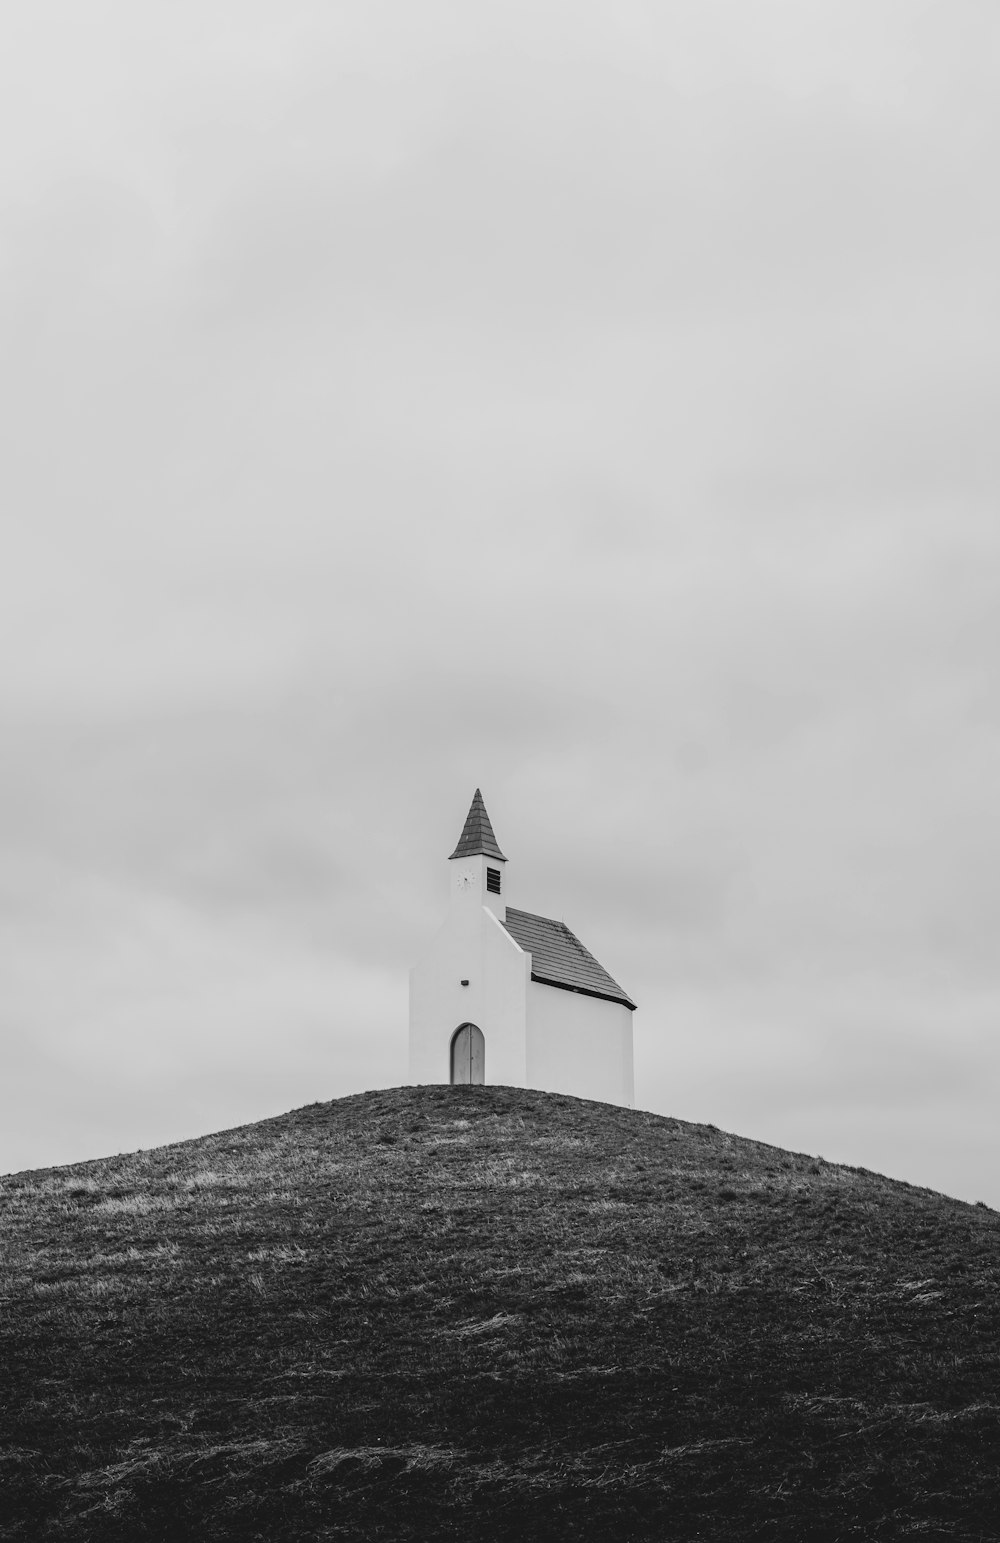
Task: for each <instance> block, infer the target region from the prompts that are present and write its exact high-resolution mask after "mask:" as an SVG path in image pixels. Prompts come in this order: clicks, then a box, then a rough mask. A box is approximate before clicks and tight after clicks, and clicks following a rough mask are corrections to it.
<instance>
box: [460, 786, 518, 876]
mask: <svg viewBox="0 0 1000 1543" xmlns="http://www.w3.org/2000/svg"><path fill="white" fill-rule="evenodd" d="M452 857H493V858H495V859H496V860H497V862H501V863H505V862H506V861H507V859H506V857H504V855H503V853H502V852H501V850H500V848H499V846H498V845H497V838H496V836H494V834H493V826H492V825H491V824H490V817H489V815H488V814H487V813H486V805H485V804H484V803H483V795H482V793H480V791H479V789H478V788H477V789H476V791H475V795H474V796H473V800H472V803H471V805H470V806H469V812H468V814H467V815H466V817H465V825H464V827H463V829H462V834H461V836H459V838H458V846H457V847H456V848H455V850H454V852H452V854H451V857H450V858H449V859H448V861H449V862H451V858H452Z"/></svg>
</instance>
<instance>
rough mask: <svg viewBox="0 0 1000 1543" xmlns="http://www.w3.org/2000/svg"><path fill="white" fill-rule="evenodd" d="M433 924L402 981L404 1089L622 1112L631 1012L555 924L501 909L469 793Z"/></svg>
mask: <svg viewBox="0 0 1000 1543" xmlns="http://www.w3.org/2000/svg"><path fill="white" fill-rule="evenodd" d="M448 868H449V874H450V888H451V898H450V904H449V908H448V914H447V918H446V920H445V923H444V926H443V927H442V928H441V930H440V931H439V932H438V934H437V936H436V937H435V938H434V939H433V941H432V942H431V944H430V945H429V947H428V949H427V951H426V953H425V954H424V957H423V958H422V959H421V960H420V962H419V964H416V965H414V967H413V969H412V970H411V971H410V1081H411V1082H413V1083H440V1082H490V1083H502V1084H505V1085H507V1086H508V1087H517V1088H539V1089H541V1090H542V1091H545V1092H554V1093H571V1094H575V1095H576V1096H577V1097H579V1098H593V1099H600V1100H602V1101H603V1102H604V1103H612V1104H624V1105H627V1106H628V1107H631V1106H632V1104H633V1103H634V1101H635V1084H634V1072H633V1059H632V1014H633V1013H634V1012H635V1003H634V1002H633V1001H632V998H631V997H630V996H629V995H628V994H627V992H625V991H623V990H622V988H621V986H619V984H618V982H617V981H616V980H614V979H613V978H612V977H611V976H610V975H609V974H608V972H607V970H605V969H604V968H603V966H602V965H600V964H598V962H597V960H596V959H595V958H594V956H593V954H592V953H590V952H589V950H588V949H586V948H584V946H583V944H582V943H581V942H580V940H579V938H577V937H575V936H574V934H573V933H572V932H571V931H570V930H569V928H568V927H567V926H566V925H565V923H564V922H559V921H553V920H552V919H551V918H550V917H548V916H536V915H535V914H534V913H533V912H531V911H520V910H515V908H514V907H513V906H510V905H508V904H507V893H508V888H509V872H508V864H507V859H506V857H505V856H504V854H503V853H502V852H501V850H500V847H499V845H498V844H497V839H496V836H495V835H494V834H493V826H492V825H491V824H490V818H489V815H488V814H487V813H486V805H485V804H484V803H483V796H482V794H481V793H480V791H479V789H478V788H477V789H476V793H475V797H474V798H473V800H472V806H471V808H470V809H469V813H468V817H467V819H466V821H465V826H464V828H463V830H462V834H461V836H460V837H459V841H458V845H457V846H456V848H455V850H454V852H452V854H451V856H450V858H449V859H448Z"/></svg>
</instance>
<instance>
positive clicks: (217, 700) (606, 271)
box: [0, 0, 1000, 1205]
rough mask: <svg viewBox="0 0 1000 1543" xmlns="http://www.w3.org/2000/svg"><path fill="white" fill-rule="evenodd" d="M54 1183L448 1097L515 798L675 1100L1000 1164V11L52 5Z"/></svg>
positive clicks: (779, 2)
mask: <svg viewBox="0 0 1000 1543" xmlns="http://www.w3.org/2000/svg"><path fill="white" fill-rule="evenodd" d="M3 32H4V37H3V46H2V47H0V189H2V197H0V638H2V642H0V1169H6V1170H12V1169H18V1168H21V1167H27V1166H36V1165H37V1166H41V1165H48V1164H52V1163H60V1162H67V1161H71V1160H74V1159H79V1158H84V1157H94V1156H100V1155H104V1154H106V1153H109V1152H115V1151H119V1150H128V1149H132V1148H134V1147H137V1146H152V1145H156V1144H159V1143H162V1142H164V1141H170V1140H176V1139H180V1138H182V1137H186V1136H191V1135H197V1134H201V1133H203V1132H206V1131H209V1130H213V1129H219V1128H222V1127H225V1126H228V1125H234V1124H237V1123H242V1122H244V1121H247V1120H252V1119H256V1118H259V1117H261V1116H264V1115H268V1114H273V1113H278V1112H280V1111H282V1110H284V1109H287V1108H290V1107H293V1106H295V1105H298V1104H302V1103H306V1102H311V1101H313V1100H316V1099H325V1098H330V1097H336V1096H338V1095H340V1094H344V1093H349V1092H354V1091H357V1090H359V1089H363V1088H368V1087H375V1086H382V1085H393V1084H398V1083H401V1082H404V1081H405V1080H406V1053H405V1044H406V974H407V970H408V967H409V965H410V963H411V962H412V961H413V959H414V958H415V957H416V956H417V955H418V953H419V952H420V949H421V947H422V945H423V944H424V942H425V941H426V940H427V938H428V937H429V936H430V935H431V933H432V932H433V930H434V929H435V927H436V925H437V924H438V922H439V920H440V919H441V916H442V914H443V909H444V905H445V899H446V884H447V873H446V866H447V865H446V862H445V859H446V857H447V854H448V852H449V851H450V850H451V849H452V847H453V845H454V843H455V841H456V839H457V837H458V834H459V831H460V829H461V825H462V821H463V819H464V816H465V813H466V809H467V807H468V804H469V800H470V798H471V795H472V792H473V789H474V788H475V787H476V785H477V784H479V785H481V786H482V788H483V792H484V795H485V798H486V803H487V807H488V809H489V811H490V814H491V816H492V818H493V823H494V825H495V828H496V831H497V835H498V837H499V840H500V842H501V845H502V846H503V848H504V850H505V851H506V852H507V854H508V857H509V858H510V859H511V870H510V880H511V892H512V898H513V899H514V902H515V903H516V904H520V905H522V906H524V907H525V908H527V909H530V910H537V911H542V912H544V913H546V914H549V915H555V916H559V917H564V918H565V920H566V921H567V922H569V923H570V925H571V926H573V927H574V929H575V930H576V931H577V932H578V933H579V934H580V936H581V937H582V938H583V940H584V942H586V943H587V944H588V945H589V946H590V947H591V948H592V949H593V950H594V952H595V953H597V954H598V956H599V957H600V958H601V960H602V962H603V963H604V964H606V965H607V967H608V968H609V969H610V970H611V971H612V973H613V974H615V975H616V976H617V977H618V979H619V980H621V982H622V983H623V984H624V985H625V987H626V988H627V989H628V990H629V991H630V992H631V994H632V995H633V996H634V997H635V998H636V999H637V1000H638V1002H639V1004H640V1013H639V1015H638V1017H637V1021H636V1035H637V1047H636V1053H637V1091H638V1102H639V1103H640V1104H641V1105H642V1106H644V1107H646V1108H649V1109H654V1110H659V1111H662V1112H665V1113H671V1114H674V1115H678V1116H681V1117H684V1118H687V1119H696V1120H704V1121H711V1122H712V1123H714V1124H716V1125H719V1126H721V1127H723V1128H726V1129H731V1130H736V1131H739V1132H741V1133H743V1134H746V1135H752V1136H756V1137H759V1138H762V1139H765V1140H769V1141H773V1142H777V1143H780V1144H782V1145H787V1146H792V1147H794V1148H796V1149H798V1150H805V1151H809V1152H818V1153H822V1155H823V1156H825V1157H827V1158H829V1159H831V1160H840V1161H846V1162H852V1163H857V1164H861V1165H864V1166H866V1167H871V1168H876V1169H879V1170H882V1171H885V1172H889V1173H891V1174H893V1175H895V1176H898V1177H902V1178H908V1179H910V1180H912V1181H914V1182H918V1183H924V1184H930V1185H933V1186H935V1187H937V1188H941V1189H944V1190H946V1191H948V1192H949V1193H952V1194H956V1195H959V1196H962V1197H963V1198H966V1199H969V1200H975V1199H984V1200H987V1201H989V1202H990V1203H992V1204H994V1205H1000V1139H998V1135H997V1130H996V1109H997V1099H998V1093H1000V1033H998V1029H1000V948H998V938H1000V877H998V875H1000V827H998V819H997V807H998V789H1000V680H998V676H1000V566H998V564H1000V507H998V505H1000V499H998V495H1000V436H998V433H997V421H998V409H1000V364H998V360H1000V293H998V291H1000V278H998V276H1000V204H998V199H997V175H998V165H1000V105H998V103H1000V96H998V92H997V80H998V70H1000V11H998V8H997V6H996V4H995V0H940V3H934V0H931V3H918V0H829V3H826V0H655V3H639V0H571V3H556V0H525V3H517V0H503V3H497V4H493V3H492V0H483V3H476V4H469V3H468V0H456V3H441V0H340V3H336V4H332V3H330V0H316V3H313V0H171V3H170V4H169V5H167V4H163V5H159V4H154V5H140V6H136V5H135V4H134V3H132V0H86V3H85V4H81V3H80V0H31V3H30V4H29V3H27V0H24V3H22V4H15V5H13V6H9V7H8V8H7V9H6V10H5V13H4V20H3Z"/></svg>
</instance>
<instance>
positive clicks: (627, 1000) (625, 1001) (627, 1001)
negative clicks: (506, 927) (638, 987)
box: [531, 970, 636, 1013]
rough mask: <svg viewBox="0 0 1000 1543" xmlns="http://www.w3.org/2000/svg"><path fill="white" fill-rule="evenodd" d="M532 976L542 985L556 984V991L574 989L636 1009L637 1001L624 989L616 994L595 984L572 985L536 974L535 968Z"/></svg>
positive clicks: (629, 1008) (582, 993) (584, 995)
mask: <svg viewBox="0 0 1000 1543" xmlns="http://www.w3.org/2000/svg"><path fill="white" fill-rule="evenodd" d="M531 978H532V980H534V981H537V982H538V984H539V985H540V986H554V987H555V989H556V991H572V992H575V993H576V995H577V996H581V997H596V998H597V1000H598V1001H599V1002H620V1003H621V1005H622V1007H627V1008H628V1010H629V1012H630V1013H634V1012H635V1011H636V1005H635V1003H634V1002H633V1001H632V998H631V997H627V996H626V995H625V993H624V991H623V992H621V993H620V994H618V995H617V996H616V995H615V994H614V993H613V992H610V991H597V990H596V989H595V988H594V987H593V986H571V985H570V984H569V982H568V981H565V980H552V979H551V978H550V977H549V976H547V975H536V974H535V971H534V970H532V972H531Z"/></svg>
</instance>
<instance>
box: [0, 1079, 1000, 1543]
mask: <svg viewBox="0 0 1000 1543" xmlns="http://www.w3.org/2000/svg"><path fill="white" fill-rule="evenodd" d="M998 1223H1000V1218H998V1217H997V1216H996V1214H995V1213H993V1212H992V1211H989V1210H987V1209H986V1208H985V1207H977V1206H967V1205H963V1204H960V1203H959V1202H956V1201H951V1200H948V1199H946V1198H945V1197H943V1196H940V1195H935V1194H932V1193H931V1192H929V1191H926V1190H917V1189H913V1188H910V1187H908V1186H906V1185H903V1184H898V1183H893V1182H892V1181H890V1180H887V1179H883V1178H880V1177H879V1176H878V1175H874V1174H870V1173H864V1172H860V1171H858V1170H854V1169H849V1168H842V1167H836V1166H834V1165H832V1164H827V1163H824V1162H822V1161H819V1160H817V1159H814V1158H809V1157H802V1156H799V1155H797V1154H792V1153H786V1152H781V1151H778V1150H776V1149H774V1148H770V1147H766V1146H762V1145H759V1144H756V1143H753V1142H748V1141H741V1140H740V1139H738V1138H736V1137H732V1136H728V1135H726V1134H725V1133H723V1132H720V1131H716V1130H714V1129H712V1128H709V1127H700V1126H691V1125H685V1124H683V1123H682V1122H679V1121H675V1120H669V1119H662V1118H659V1117H656V1116H653V1115H647V1114H642V1113H635V1112H629V1111H625V1110H620V1109H615V1108H611V1107H609V1106H606V1105H599V1104H587V1103H583V1102H580V1101H578V1100H574V1099H568V1098H563V1097H559V1096H554V1095H545V1094H539V1093H532V1092H524V1091H515V1090H511V1089H505V1088H485V1089H483V1088H464V1089H460V1088H455V1089H447V1088H424V1089H400V1090H395V1091H392V1092H384V1093H374V1094H367V1095H364V1096H363V1097H358V1098H352V1099H343V1100H340V1101H338V1102H336V1103H333V1104H324V1105H314V1106H312V1107H310V1108H307V1109H302V1110H297V1111H295V1112H294V1113H293V1114H290V1115H287V1116H284V1117H283V1118H281V1119H279V1120H272V1121H266V1122H263V1123H262V1124H259V1125H255V1126H249V1127H246V1128H245V1129H243V1130H237V1131H229V1132H223V1133H222V1134H220V1135H217V1136H211V1137H207V1138H204V1139H203V1140H201V1141H197V1142H189V1143H185V1144H183V1145H180V1146H176V1147H171V1148H165V1149H163V1150H161V1151H157V1152H145V1153H137V1154H134V1155H133V1156H128V1157H119V1158H114V1159H109V1160H107V1161H105V1162H99V1163H88V1164H84V1165H80V1166H79V1167H76V1168H67V1169H58V1170H50V1171H46V1172H43V1173H36V1174H22V1175H15V1176H13V1177H10V1178H7V1179H3V1180H0V1298H2V1300H0V1311H2V1317H0V1358H2V1360H0V1376H2V1386H3V1392H2V1394H0V1397H2V1398H3V1415H2V1420H0V1493H2V1495H3V1497H4V1498H3V1505H2V1506H0V1539H3V1540H5V1543H6V1540H15V1539H16V1540H19V1543H21V1540H24V1543H36V1540H37V1539H41V1538H46V1539H47V1538H50V1537H51V1538H54V1539H74V1540H75V1539H81V1540H82V1539H92V1540H94V1543H105V1540H107V1543H118V1540H121V1543H125V1540H128V1543H141V1540H143V1539H162V1540H164V1543H166V1540H170V1543H174V1540H183V1539H187V1538H191V1539H198V1540H199V1543H213V1540H221V1539H227V1540H228V1539H233V1538H241V1539H243V1538H246V1539H255V1538H259V1539H262V1540H263V1539H267V1540H268V1543H273V1540H277V1539H281V1540H282V1543H285V1540H289V1543H298V1540H302V1543H304V1540H307V1539H308V1540H320V1539H335V1538H337V1539H340V1538H344V1539H348V1538H349V1539H366V1538H372V1539H376V1538H385V1539H393V1540H396V1539H399V1540H405V1539H411V1538H412V1539H421V1540H423V1539H435V1540H436V1539H439V1538H440V1539H445V1538H456V1539H457V1538H461V1539H463V1540H467V1539H477V1538H484V1539H485V1538H505V1537H518V1538H524V1539H533V1538H537V1539H542V1538H559V1539H574V1538H575V1539H583V1538H587V1539H591V1538H592V1539H595V1540H596V1539H601V1540H603V1539H605V1538H614V1539H616V1540H626V1543H627V1540H629V1539H670V1538H675V1539H685V1540H686V1539H692V1540H693V1539H720V1540H722V1539H724V1540H726V1543H732V1540H734V1539H738V1540H740V1543H743V1540H757V1539H760V1540H764V1539H787V1540H789V1543H792V1540H794V1543H802V1540H810V1543H812V1540H819V1543H822V1540H825V1539H830V1540H834V1539H845V1540H848V1539H861V1538H864V1539H885V1540H890V1539H892V1540H894V1539H897V1538H909V1537H918V1536H919V1537H921V1538H924V1539H927V1538H946V1537H947V1538H961V1539H968V1540H973V1539H997V1538H1000V1530H998V1526H997V1518H998V1517H1000V1481H998V1465H997V1461H996V1452H997V1451H998V1450H1000V1440H998V1438H1000V1409H998V1403H1000V1400H998V1397H997V1388H998V1386H1000V1333H998V1328H1000V1325H998V1316H1000V1314H998V1300H1000V1296H998V1286H1000V1229H998Z"/></svg>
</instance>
